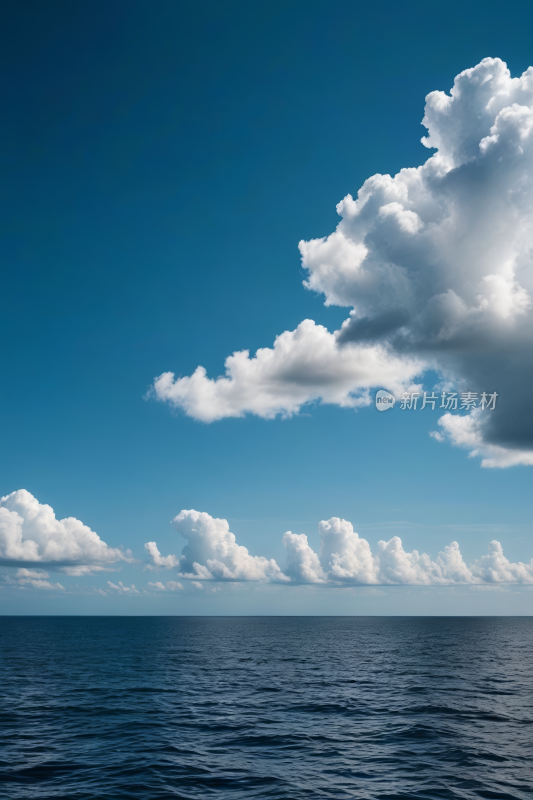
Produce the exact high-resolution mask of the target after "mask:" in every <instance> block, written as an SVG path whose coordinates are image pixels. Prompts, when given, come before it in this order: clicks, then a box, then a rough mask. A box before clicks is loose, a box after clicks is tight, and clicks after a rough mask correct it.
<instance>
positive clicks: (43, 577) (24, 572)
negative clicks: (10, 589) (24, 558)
mask: <svg viewBox="0 0 533 800" xmlns="http://www.w3.org/2000/svg"><path fill="white" fill-rule="evenodd" d="M49 577H50V576H49V574H48V573H47V572H45V571H44V570H42V569H18V570H17V572H16V573H15V578H11V577H10V576H7V577H5V578H4V579H5V580H6V582H7V583H11V584H14V585H17V586H20V587H24V588H27V587H29V586H31V587H32V588H33V589H45V590H50V589H59V590H60V591H64V589H65V587H64V586H62V585H61V584H60V583H50V581H49V580H47V578H49Z"/></svg>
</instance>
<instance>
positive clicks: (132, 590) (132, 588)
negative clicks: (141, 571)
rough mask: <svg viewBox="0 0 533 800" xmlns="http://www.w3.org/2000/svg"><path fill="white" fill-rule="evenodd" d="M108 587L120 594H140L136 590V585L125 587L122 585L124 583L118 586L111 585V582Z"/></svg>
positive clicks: (119, 583)
mask: <svg viewBox="0 0 533 800" xmlns="http://www.w3.org/2000/svg"><path fill="white" fill-rule="evenodd" d="M107 585H108V586H109V588H110V589H114V591H115V592H118V593H119V594H129V595H133V594H140V592H139V590H138V589H136V588H135V584H134V583H132V584H131V586H125V585H124V584H123V583H122V581H119V582H118V584H116V583H111V581H108V582H107Z"/></svg>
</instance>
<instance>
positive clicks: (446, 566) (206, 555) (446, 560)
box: [108, 511, 533, 591]
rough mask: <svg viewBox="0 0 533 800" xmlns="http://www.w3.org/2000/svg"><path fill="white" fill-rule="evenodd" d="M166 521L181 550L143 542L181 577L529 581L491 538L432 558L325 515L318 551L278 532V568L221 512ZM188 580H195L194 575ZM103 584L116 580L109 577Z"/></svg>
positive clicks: (530, 567)
mask: <svg viewBox="0 0 533 800" xmlns="http://www.w3.org/2000/svg"><path fill="white" fill-rule="evenodd" d="M172 525H173V526H174V527H175V528H176V530H178V531H179V532H180V533H181V534H182V535H183V536H184V537H185V538H186V539H187V540H188V544H187V545H186V546H185V547H184V549H183V553H182V555H181V556H171V557H168V559H169V560H168V561H166V560H165V559H163V558H162V557H161V554H160V553H159V550H158V549H157V547H156V546H155V545H154V547H151V548H147V549H148V550H149V552H150V553H151V555H152V557H154V553H155V554H156V556H155V557H156V558H157V559H158V561H159V562H162V563H158V564H157V566H164V565H167V564H172V565H175V566H177V568H178V569H179V570H180V573H179V574H180V576H181V577H184V578H189V579H193V578H201V579H202V580H206V581H212V580H231V581H270V582H276V583H279V582H293V583H311V584H323V585H337V586H338V585H342V584H350V585H387V584H388V585H399V584H410V585H421V586H445V585H464V584H471V585H473V584H507V583H533V559H532V560H531V561H530V562H529V563H527V564H523V563H522V562H518V563H516V564H513V563H511V562H510V561H509V560H508V559H507V558H505V556H504V555H503V550H502V546H501V544H500V543H499V542H497V541H493V542H491V543H490V544H489V552H488V554H487V555H484V556H482V557H481V558H479V559H478V560H477V561H475V562H474V563H473V564H471V565H467V564H466V563H465V561H464V560H463V557H462V555H461V551H460V549H459V545H458V543H457V542H452V543H451V544H449V545H447V546H446V547H445V548H444V550H443V551H442V552H440V553H439V554H438V556H437V558H436V559H435V560H434V561H433V560H432V559H431V558H430V556H429V555H427V554H426V553H419V552H418V551H417V550H413V551H412V552H408V551H406V550H404V548H403V544H402V540H401V539H400V538H399V536H393V537H392V539H390V540H389V541H388V542H386V541H380V542H378V548H377V551H376V552H375V553H372V550H371V548H370V544H369V543H368V542H367V540H366V539H363V538H362V537H360V536H359V535H358V534H357V533H356V532H355V531H354V529H353V526H352V524H351V523H350V522H348V521H347V520H344V519H339V517H332V518H331V519H329V520H323V521H322V522H320V523H319V534H320V543H321V544H320V552H319V553H315V551H314V550H313V549H312V547H311V546H310V544H309V542H308V540H307V536H306V535H305V534H303V533H292V532H291V531H287V533H285V535H284V536H283V544H284V546H285V552H286V567H285V569H284V571H283V572H282V571H281V569H280V567H279V566H278V564H277V563H276V562H275V561H274V560H273V559H270V560H268V559H266V558H264V557H262V556H251V555H250V553H249V552H248V550H247V549H246V548H245V547H242V545H238V544H237V543H236V541H235V536H234V534H233V533H231V532H230V530H229V525H228V523H227V521H226V520H225V519H214V518H213V517H211V516H210V515H209V514H206V513H205V512H199V511H182V512H181V513H180V514H178V516H177V517H175V518H174V520H173V521H172ZM150 544H152V545H153V544H154V543H153V542H151V543H150ZM108 583H109V582H108ZM121 585H122V584H121ZM192 585H193V586H195V587H196V588H201V587H202V584H200V583H198V581H194V580H193V581H192ZM109 586H111V587H113V588H115V589H116V588H117V587H116V586H113V584H111V583H109ZM148 586H149V587H150V588H151V589H153V590H155V591H167V590H173V588H174V589H183V586H182V584H181V583H177V584H176V583H175V582H173V581H169V582H167V584H166V585H165V584H163V583H162V582H160V581H157V582H155V583H149V584H148Z"/></svg>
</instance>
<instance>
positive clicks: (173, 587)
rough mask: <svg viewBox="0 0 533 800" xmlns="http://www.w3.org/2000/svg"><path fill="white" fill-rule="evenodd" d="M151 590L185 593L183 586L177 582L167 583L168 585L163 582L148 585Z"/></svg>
mask: <svg viewBox="0 0 533 800" xmlns="http://www.w3.org/2000/svg"><path fill="white" fill-rule="evenodd" d="M148 586H149V587H150V589H153V590H155V591H156V592H167V591H168V592H180V591H183V585H182V584H181V583H178V582H176V581H167V583H166V584H164V583H161V581H156V582H155V583H151V582H149V583H148Z"/></svg>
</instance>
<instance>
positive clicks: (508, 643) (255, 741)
mask: <svg viewBox="0 0 533 800" xmlns="http://www.w3.org/2000/svg"><path fill="white" fill-rule="evenodd" d="M532 645H533V619H530V618H486V617H485V618H448V619H447V618H437V619H432V618H360V617H355V618H353V617H348V618H346V617H343V618H331V617H321V618H301V617H299V618H251V617H248V618H246V617H245V618H186V617H185V618H184V617H181V618H180V617H166V618H149V617H148V618H147V617H144V618H131V617H130V618H124V617H121V618H116V617H115V618H102V617H99V618H95V617H91V618H78V617H70V618H68V617H67V618H65V617H59V618H58V617H44V618H43V617H41V618H36V617H25V618H24V617H23V618H20V617H19V618H13V617H4V618H0V653H1V661H0V689H1V707H0V720H1V727H0V730H1V741H0V746H1V754H0V758H1V763H0V782H1V785H0V796H1V797H2V798H39V800H45V798H69V800H70V799H71V798H72V799H75V798H109V800H119V799H120V798H143V800H151V799H152V798H228V800H237V799H238V800H244V798H290V799H291V800H299V799H300V798H302V800H303V798H306V799H307V798H391V799H392V798H479V797H482V798H526V797H530V796H531V794H532V793H533V770H532V756H533V736H532V734H533V727H532V723H533V668H532V655H533V650H532Z"/></svg>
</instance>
